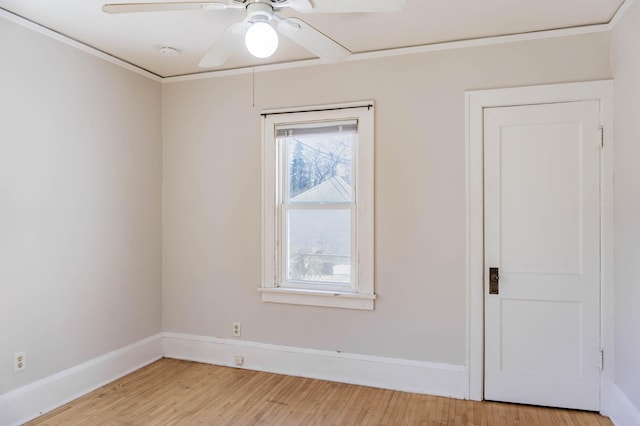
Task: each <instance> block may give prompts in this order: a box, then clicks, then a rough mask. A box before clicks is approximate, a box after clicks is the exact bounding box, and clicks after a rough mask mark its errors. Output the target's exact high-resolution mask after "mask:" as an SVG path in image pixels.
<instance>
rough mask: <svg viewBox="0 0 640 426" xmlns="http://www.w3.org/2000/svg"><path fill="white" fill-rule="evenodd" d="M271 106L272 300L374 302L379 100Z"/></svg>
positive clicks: (265, 282)
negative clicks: (289, 107)
mask: <svg viewBox="0 0 640 426" xmlns="http://www.w3.org/2000/svg"><path fill="white" fill-rule="evenodd" d="M309 110H310V111H302V112H301V111H296V112H288V111H274V112H265V113H264V115H263V116H264V121H263V125H264V129H263V131H264V133H263V278H262V285H261V288H260V291H261V292H262V300H263V301H266V302H279V303H292V304H302V305H314V306H330V307H342V308H352V309H369V310H370V309H373V306H374V299H375V293H374V286H373V284H374V283H373V255H374V251H373V241H374V239H373V116H374V111H373V104H372V103H365V104H349V105H339V106H331V107H324V108H317V107H314V108H309Z"/></svg>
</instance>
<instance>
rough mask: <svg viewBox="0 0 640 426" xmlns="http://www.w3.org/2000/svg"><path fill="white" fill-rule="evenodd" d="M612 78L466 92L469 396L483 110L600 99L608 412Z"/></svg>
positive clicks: (478, 382)
mask: <svg viewBox="0 0 640 426" xmlns="http://www.w3.org/2000/svg"><path fill="white" fill-rule="evenodd" d="M612 98H613V81H612V80H601V81H593V82H580V83H564V84H552V85H541V86H528V87H518V88H506V89H495V90H475V91H468V92H466V93H465V107H466V108H465V110H466V144H465V156H466V167H465V170H466V176H465V177H466V215H465V219H466V223H465V225H466V226H465V237H466V268H465V269H466V277H465V278H466V343H465V365H466V369H467V375H468V387H467V394H466V397H467V398H468V399H471V400H476V401H481V400H483V399H484V395H483V388H484V371H483V370H484V293H483V286H484V282H483V281H484V278H483V277H484V213H483V210H484V183H483V173H484V172H483V151H484V149H483V111H484V109H485V108H489V107H505V106H516V105H532V104H546V103H559V102H574V101H584V100H597V101H599V102H600V123H601V125H602V126H603V128H604V131H603V136H604V145H603V148H602V155H601V159H600V170H601V178H600V179H601V180H600V193H601V207H600V208H601V212H600V213H601V215H600V216H601V224H600V234H601V248H600V258H601V260H600V262H601V268H600V269H601V276H600V288H601V295H600V296H601V315H600V317H601V324H600V333H601V342H602V349H603V350H604V354H605V355H604V369H603V371H602V380H601V392H600V395H601V396H600V398H601V401H600V407H601V412H603V413H605V412H606V411H607V407H606V403H607V400H608V399H609V398H608V393H609V389H611V388H612V385H613V367H614V353H613V350H614V345H613V326H614V323H613V296H614V293H613V134H612V130H613V113H612V111H613V109H612V104H613V99H612Z"/></svg>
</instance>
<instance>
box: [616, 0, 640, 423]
mask: <svg viewBox="0 0 640 426" xmlns="http://www.w3.org/2000/svg"><path fill="white" fill-rule="evenodd" d="M639 40H640V4H638V2H635V4H634V5H633V6H632V7H631V9H630V10H629V11H628V12H627V13H626V14H625V16H624V18H623V19H622V21H621V22H620V24H618V26H617V27H616V28H615V30H614V31H613V38H612V46H613V49H612V50H613V55H612V58H613V61H612V62H613V75H614V78H615V94H614V96H615V98H614V102H615V106H614V108H615V118H614V120H615V129H614V131H615V136H614V137H615V234H616V235H615V282H616V284H615V288H616V299H615V317H616V328H615V337H616V346H615V349H616V384H617V385H618V386H619V387H620V389H621V390H622V391H623V392H624V393H625V394H626V395H627V397H628V398H629V400H630V401H631V402H632V403H633V404H634V405H635V406H636V408H637V409H638V410H639V411H640V309H638V302H639V301H640V172H638V170H639V169H638V161H639V160H640V121H639V119H640V43H639Z"/></svg>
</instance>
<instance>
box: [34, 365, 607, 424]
mask: <svg viewBox="0 0 640 426" xmlns="http://www.w3.org/2000/svg"><path fill="white" fill-rule="evenodd" d="M28 425H92V426H93V425H97V426H100V425H116V426H125V425H126V426H129V425H144V426H147V425H163V426H164V425H176V426H177V425H189V426H191V425H230V426H236V425H237V426H244V425H284V426H289V425H291V426H294V425H304V426H307V425H323V426H324V425H341V426H342V425H425V426H436V425H448V426H449V425H454V426H500V425H508V426H517V425H522V426H528V425H539V426H547V425H548V426H562V425H566V426H612V423H611V422H610V421H609V419H608V418H606V417H602V416H600V415H598V414H597V413H590V412H582V411H573V410H561V409H555V408H544V407H531V406H524V405H517V404H505V403H497V402H488V401H485V402H476V401H464V400H458V399H450V398H443V397H436V396H428V395H420V394H412V393H405V392H394V391H390V390H385V389H376V388H368V387H363V386H356V385H350V384H345V383H335V382H328V381H323V380H313V379H305V378H300V377H291V376H283V375H278V374H271V373H261V372H256V371H249V370H243V369H236V368H228V367H219V366H213V365H208V364H200V363H193V362H187V361H179V360H172V359H162V360H160V361H157V362H155V363H153V364H151V365H148V366H147V367H145V368H143V369H140V370H138V371H136V372H134V373H132V374H130V375H128V376H125V377H123V378H121V379H119V380H116V381H114V382H112V383H110V384H108V385H106V386H103V387H101V388H99V389H97V390H96V391H94V392H91V393H90V394H87V395H85V396H83V397H81V398H79V399H77V400H75V401H72V402H70V403H69V404H66V405H64V406H62V407H60V408H58V409H56V410H54V411H52V412H50V413H47V414H45V415H43V416H41V417H39V418H37V419H35V420H33V421H31V422H29V423H28Z"/></svg>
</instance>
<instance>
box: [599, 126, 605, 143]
mask: <svg viewBox="0 0 640 426" xmlns="http://www.w3.org/2000/svg"><path fill="white" fill-rule="evenodd" d="M600 148H604V126H600Z"/></svg>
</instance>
